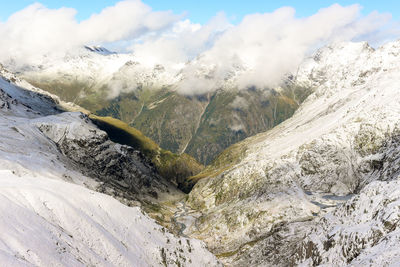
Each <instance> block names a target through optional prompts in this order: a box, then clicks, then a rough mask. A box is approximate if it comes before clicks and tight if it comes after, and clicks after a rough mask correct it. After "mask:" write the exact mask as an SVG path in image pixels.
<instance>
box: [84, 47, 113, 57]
mask: <svg viewBox="0 0 400 267" xmlns="http://www.w3.org/2000/svg"><path fill="white" fill-rule="evenodd" d="M85 48H86V49H87V50H89V51H91V52H94V53H97V54H100V55H103V56H108V55H114V54H117V52H111V51H110V50H108V49H107V48H104V47H102V46H87V45H85Z"/></svg>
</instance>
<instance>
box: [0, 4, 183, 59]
mask: <svg viewBox="0 0 400 267" xmlns="http://www.w3.org/2000/svg"><path fill="white" fill-rule="evenodd" d="M75 14H76V11H75V10H74V9H71V8H60V9H48V8H46V7H45V6H43V5H41V4H33V5H30V6H28V7H26V8H25V9H23V10H21V11H19V12H17V13H15V14H13V15H12V16H11V17H10V18H9V19H8V20H7V21H6V22H4V23H1V24H0V36H1V39H2V41H1V42H0V60H1V61H7V60H8V59H10V58H12V59H13V60H15V61H16V62H17V63H21V64H22V63H29V62H32V61H35V60H36V59H39V58H41V57H42V56H43V55H46V54H49V53H50V54H51V55H52V56H54V55H55V54H60V55H61V54H63V53H65V51H66V50H68V49H71V48H73V47H79V46H83V45H85V44H98V43H109V42H117V41H126V40H133V39H135V38H138V37H140V36H142V35H143V34H146V33H148V32H156V31H161V30H164V29H166V28H168V27H171V26H172V25H173V23H174V22H176V21H178V20H179V19H180V18H181V17H180V16H177V15H174V14H172V12H170V11H167V12H154V11H152V10H151V8H150V7H149V6H147V5H145V4H143V3H142V2H141V1H140V0H125V1H121V2H118V3H117V4H116V5H115V6H112V7H108V8H105V9H104V10H103V11H102V12H100V13H99V14H94V15H92V16H91V17H90V18H89V19H87V20H85V21H82V22H77V20H76V19H75Z"/></svg>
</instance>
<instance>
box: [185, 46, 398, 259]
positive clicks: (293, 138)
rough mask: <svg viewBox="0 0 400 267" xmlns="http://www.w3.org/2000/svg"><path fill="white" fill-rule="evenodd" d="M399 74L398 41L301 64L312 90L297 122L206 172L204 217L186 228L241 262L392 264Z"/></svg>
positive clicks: (340, 49) (303, 80)
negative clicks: (308, 230)
mask: <svg viewBox="0 0 400 267" xmlns="http://www.w3.org/2000/svg"><path fill="white" fill-rule="evenodd" d="M399 77H400V42H393V43H388V44H386V45H385V46H383V47H381V48H379V49H376V50H374V49H372V48H371V47H369V46H368V44H366V43H339V44H334V45H331V46H328V47H325V48H323V49H321V50H319V51H318V52H317V53H316V54H315V56H314V57H313V58H310V59H308V60H306V61H305V62H304V63H303V64H302V65H301V66H300V67H299V71H298V73H297V75H296V83H298V84H300V85H304V86H308V87H312V88H314V93H313V94H311V95H310V96H309V97H308V98H307V99H306V101H305V102H304V103H303V104H302V105H301V106H300V108H299V109H298V110H297V111H296V113H295V114H294V115H293V117H292V118H290V119H288V120H287V121H285V122H283V123H282V124H281V125H279V126H277V127H275V128H274V129H272V130H270V131H268V132H266V133H262V134H259V135H256V136H254V137H251V138H248V139H246V140H244V141H243V142H241V143H239V144H236V145H234V146H233V147H231V148H230V149H228V150H227V151H226V152H224V153H223V154H222V155H221V156H220V157H219V158H218V159H217V160H216V161H215V162H214V165H212V166H210V167H208V168H207V169H206V170H205V171H204V172H203V174H202V175H203V177H208V178H205V179H202V180H200V181H199V182H198V183H197V185H196V186H195V187H194V189H193V191H192V192H191V193H190V197H189V201H188V204H190V205H191V207H192V208H194V209H195V210H197V211H199V212H201V213H202V215H201V216H200V217H199V218H198V219H197V222H196V223H195V224H193V225H191V226H190V227H188V229H189V230H187V232H188V233H189V232H190V234H191V235H192V236H197V237H199V238H201V239H203V240H205V241H206V242H207V243H208V245H209V246H210V247H211V249H212V250H213V251H214V252H215V253H217V254H219V255H220V256H221V257H222V258H224V261H225V262H227V263H231V264H234V265H238V266H241V265H243V264H246V265H247V266H249V265H260V266H264V265H285V264H288V263H290V262H291V263H292V264H294V263H295V262H296V261H302V260H306V262H307V263H308V264H322V263H326V264H328V266H329V262H332V259H335V266H342V265H345V264H347V263H351V262H352V261H354V263H364V262H366V261H367V259H369V258H371V260H372V262H374V261H375V263H376V264H378V265H379V264H380V262H379V259H384V258H385V257H386V256H387V259H386V261H387V262H395V261H396V259H398V256H396V257H395V256H394V255H398V254H399V253H398V252H399V250H398V249H395V246H397V245H396V242H395V240H396V238H397V240H398V238H400V236H399V235H398V234H397V230H396V229H397V222H398V218H400V212H399V211H398V209H397V208H394V207H392V205H394V204H390V203H392V202H393V203H397V199H398V197H397V195H398V192H399V190H400V188H399V187H398V185H397V184H398V182H397V181H396V180H397V179H398V178H399V159H400V155H399V151H400V144H399V142H398V140H399V138H398V136H399V135H400V80H399ZM200 177H201V175H200ZM372 181H375V182H372ZM379 181H387V182H379ZM371 182H372V183H371ZM366 185H368V186H366ZM353 194H356V195H357V194H360V196H356V197H353ZM349 199H350V200H349ZM385 199H386V200H385ZM346 201H348V202H346ZM368 201H370V202H368ZM340 202H346V204H345V205H346V206H340V205H339V206H340V207H341V208H339V207H338V208H337V209H338V210H337V211H335V212H334V213H333V214H330V213H329V212H330V211H332V210H334V209H335V207H336V205H338V203H340ZM347 203H349V204H347ZM376 205H378V207H377V206H376ZM358 207H359V208H358ZM324 214H327V215H326V217H323V219H321V221H319V218H320V216H324ZM353 222H354V223H353ZM314 224H317V226H315V227H316V230H312V231H314V234H313V235H312V236H311V237H310V239H308V240H306V241H304V242H302V240H303V239H304V237H305V236H307V231H306V229H310V228H312V227H313V225H314ZM305 225H306V227H304V226H305ZM385 225H386V227H385ZM211 226H213V227H211ZM375 230H377V231H375ZM395 230H396V232H394V231H395ZM389 233H390V234H389ZM392 235H394V236H392ZM298 244H302V245H301V246H300V248H298V247H297V245H298ZM277 248H279V249H277ZM394 251H397V253H394ZM371 253H373V254H371ZM294 255H297V256H296V257H299V258H300V259H298V258H297V259H296V257H294ZM371 255H374V256H373V257H372V256H371ZM293 257H294V258H293ZM390 257H392V258H390ZM362 266H364V265H363V264H362Z"/></svg>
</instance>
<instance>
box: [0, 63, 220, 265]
mask: <svg viewBox="0 0 400 267" xmlns="http://www.w3.org/2000/svg"><path fill="white" fill-rule="evenodd" d="M65 109H68V110H73V109H75V110H79V107H76V106H73V105H71V104H67V103H64V102H62V101H60V100H59V99H58V98H57V97H55V96H52V95H50V94H48V93H46V92H44V91H42V90H40V89H37V88H35V87H33V86H32V85H30V84H29V83H27V82H25V81H24V80H21V79H19V78H18V77H17V76H15V75H14V74H12V73H10V72H8V71H6V70H5V69H3V67H1V70H0V125H1V129H2V130H1V133H0V213H1V216H0V217H1V218H0V232H1V234H0V263H1V264H0V265H2V266H51V265H54V266H218V265H219V263H218V261H217V259H216V258H215V256H214V255H212V254H211V253H210V252H208V251H207V249H206V247H205V245H204V243H202V242H201V241H198V240H194V239H189V238H183V237H177V236H175V235H173V234H171V233H170V232H169V231H168V230H166V229H165V228H164V227H162V226H160V225H158V224H157V223H156V222H155V221H154V220H153V219H150V218H149V217H148V216H147V215H146V214H144V212H143V211H142V210H141V208H139V207H134V205H135V204H137V203H138V202H136V200H137V199H140V200H145V199H146V196H147V199H151V198H152V197H154V194H155V193H154V192H158V193H161V194H158V197H159V198H162V192H163V191H164V190H168V192H169V193H172V192H173V191H172V192H171V190H176V189H174V187H173V186H172V185H171V184H170V183H169V182H167V181H165V180H163V179H162V178H161V177H159V176H158V175H157V174H155V173H154V171H153V167H152V166H151V165H150V164H148V162H147V161H146V160H145V159H144V158H143V157H142V156H141V155H140V153H139V152H138V151H134V150H133V149H132V148H130V147H127V146H123V145H119V144H116V143H113V142H112V141H110V140H109V139H108V136H107V134H106V133H105V132H103V131H101V130H99V129H98V128H97V127H96V126H95V125H94V124H92V123H91V122H90V121H89V120H88V118H87V116H86V115H84V114H83V113H80V112H62V110H65ZM99 190H101V191H104V192H107V194H109V195H113V196H114V195H115V196H118V199H119V200H120V201H118V200H116V199H115V198H113V197H112V196H109V195H105V194H102V193H99V192H97V191H99ZM150 191H151V192H150ZM121 192H125V195H124V194H120V193H121ZM139 195H140V198H139V197H138V196H139ZM135 196H136V198H135ZM121 201H125V203H127V204H129V206H127V205H124V204H122V203H121ZM130 206H133V207H130Z"/></svg>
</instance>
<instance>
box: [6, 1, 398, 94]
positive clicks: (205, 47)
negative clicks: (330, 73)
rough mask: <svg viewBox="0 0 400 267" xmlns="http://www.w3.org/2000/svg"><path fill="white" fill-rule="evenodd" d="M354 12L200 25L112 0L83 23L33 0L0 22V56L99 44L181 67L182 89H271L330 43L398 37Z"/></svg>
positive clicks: (383, 22) (31, 60)
mask: <svg viewBox="0 0 400 267" xmlns="http://www.w3.org/2000/svg"><path fill="white" fill-rule="evenodd" d="M360 10H361V6H359V5H351V6H340V5H337V4H335V5H332V6H330V7H327V8H324V9H321V10H320V11H318V12H317V13H316V14H314V15H312V16H309V17H306V18H298V17H296V15H295V10H294V9H293V8H291V7H283V8H280V9H277V10H275V11H274V12H271V13H263V14H261V13H260V14H258V13H257V14H250V15H247V16H245V17H244V19H243V20H242V21H241V22H240V23H239V24H238V25H232V24H231V23H230V22H229V20H228V19H227V17H226V16H225V15H224V13H219V14H217V15H216V16H215V17H214V18H212V19H211V20H210V21H209V22H208V23H207V24H205V25H200V24H195V23H192V22H191V21H190V20H188V19H185V18H183V17H182V16H181V15H177V14H173V13H172V12H171V11H153V10H152V9H151V7H149V6H147V5H145V4H144V3H142V2H141V1H140V0H125V1H122V2H119V3H117V4H116V5H115V6H113V7H108V8H105V9H104V10H103V11H102V12H100V13H99V14H94V15H92V16H91V17H90V18H89V19H87V20H85V21H82V22H78V21H77V20H76V18H75V14H76V11H75V10H74V9H70V8H61V9H48V8H46V7H44V6H43V5H41V4H33V5H31V6H28V7H27V8H25V9H24V10H21V11H19V12H17V13H15V14H14V15H12V16H11V17H10V18H9V19H8V20H7V21H6V22H4V23H0V36H1V37H2V41H1V42H0V61H1V62H7V61H9V60H10V59H12V60H13V61H14V63H17V65H18V66H23V65H24V64H35V62H40V60H41V59H42V58H43V56H47V57H50V58H51V57H53V56H54V57H56V56H62V55H63V54H65V52H66V51H68V50H70V49H73V48H75V47H82V46H83V45H86V44H106V45H108V46H113V47H120V48H121V49H122V50H124V51H129V52H133V53H134V54H135V58H136V59H137V61H139V62H140V63H141V64H142V65H143V66H145V67H148V68H150V69H151V68H152V67H153V66H154V65H156V64H163V65H164V66H165V68H167V69H168V70H169V71H170V73H175V74H176V73H181V75H182V76H183V77H184V79H182V81H181V82H180V83H179V84H177V85H176V88H177V90H178V91H179V92H181V93H184V94H203V93H207V92H210V91H213V90H216V89H218V88H220V87H221V86H223V84H224V83H225V82H226V81H227V80H230V79H232V77H234V79H233V80H234V84H235V85H236V86H238V87H239V88H246V87H249V86H256V87H261V88H263V87H271V86H276V85H278V84H279V83H280V82H281V80H282V77H283V76H284V75H285V74H287V73H289V72H294V71H295V70H296V68H297V67H298V65H299V64H300V62H301V61H302V60H303V59H304V57H305V56H306V55H307V54H309V53H310V52H312V51H314V50H315V49H316V48H318V47H320V46H322V45H324V44H327V43H329V42H336V41H349V40H357V41H360V40H366V41H372V42H374V44H379V42H381V41H384V40H386V39H388V38H389V39H390V38H393V36H396V37H397V35H398V32H395V31H393V28H391V27H390V26H388V25H389V22H391V23H393V22H392V21H391V15H390V14H380V13H377V12H374V13H371V14H369V15H367V16H361V14H360ZM383 29H384V30H383ZM189 61H190V62H189Z"/></svg>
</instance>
